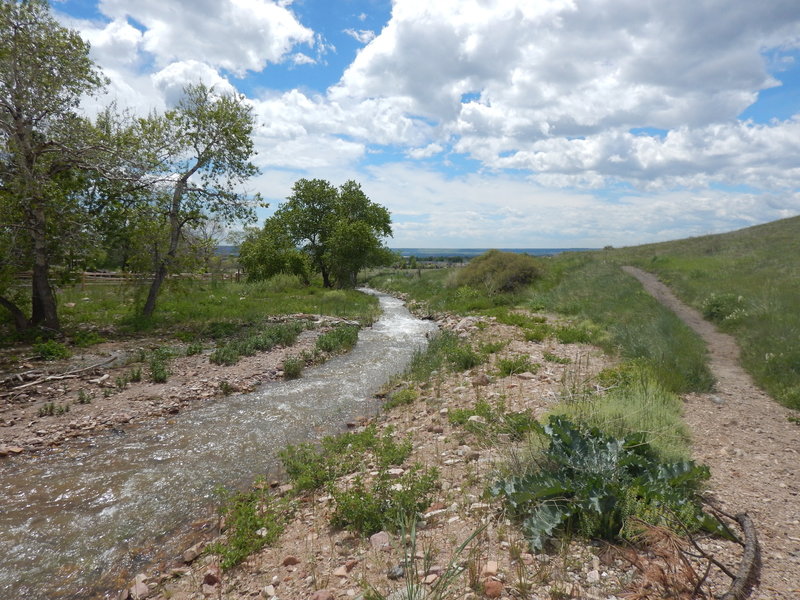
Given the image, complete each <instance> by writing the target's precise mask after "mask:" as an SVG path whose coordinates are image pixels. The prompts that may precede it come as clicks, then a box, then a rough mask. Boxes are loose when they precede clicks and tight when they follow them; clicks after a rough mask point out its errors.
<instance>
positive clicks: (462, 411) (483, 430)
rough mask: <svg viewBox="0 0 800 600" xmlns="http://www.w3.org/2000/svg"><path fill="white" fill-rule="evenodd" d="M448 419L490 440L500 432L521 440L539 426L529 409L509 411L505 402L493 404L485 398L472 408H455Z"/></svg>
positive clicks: (495, 437)
mask: <svg viewBox="0 0 800 600" xmlns="http://www.w3.org/2000/svg"><path fill="white" fill-rule="evenodd" d="M471 417H478V419H477V420H476V419H474V418H471ZM447 419H448V421H449V422H450V423H452V424H454V425H460V426H462V427H464V428H465V429H466V430H467V431H470V432H471V433H473V434H475V435H477V436H479V437H482V438H486V439H488V440H490V441H491V440H495V439H497V435H498V434H507V435H509V436H510V437H511V439H512V440H515V441H519V440H522V439H524V438H525V436H526V435H527V434H528V432H530V431H535V430H536V429H537V427H538V423H537V422H536V419H535V418H534V417H533V415H532V414H531V413H530V412H529V411H522V412H509V411H506V409H505V406H504V405H503V403H498V404H497V405H496V406H492V405H491V404H489V403H488V402H487V401H486V400H483V399H481V400H478V401H477V402H476V403H475V406H473V407H472V408H456V409H453V410H452V411H450V412H449V413H448V415H447Z"/></svg>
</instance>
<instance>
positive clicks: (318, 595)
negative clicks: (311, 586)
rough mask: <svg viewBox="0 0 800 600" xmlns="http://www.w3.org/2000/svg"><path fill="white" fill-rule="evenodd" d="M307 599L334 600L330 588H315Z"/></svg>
mask: <svg viewBox="0 0 800 600" xmlns="http://www.w3.org/2000/svg"><path fill="white" fill-rule="evenodd" d="M309 600H334V596H333V593H332V592H331V591H330V590H317V591H316V592H314V593H313V594H311V598H310V599H309Z"/></svg>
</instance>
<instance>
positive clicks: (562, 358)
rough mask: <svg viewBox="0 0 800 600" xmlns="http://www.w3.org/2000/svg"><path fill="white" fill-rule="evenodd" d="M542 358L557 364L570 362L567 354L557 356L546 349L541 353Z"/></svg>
mask: <svg viewBox="0 0 800 600" xmlns="http://www.w3.org/2000/svg"><path fill="white" fill-rule="evenodd" d="M542 358H544V359H545V360H546V361H547V362H551V363H556V364H559V365H568V364H570V363H571V362H572V359H571V358H570V357H568V356H558V355H557V354H553V353H552V352H548V351H547V350H545V351H544V352H543V353H542Z"/></svg>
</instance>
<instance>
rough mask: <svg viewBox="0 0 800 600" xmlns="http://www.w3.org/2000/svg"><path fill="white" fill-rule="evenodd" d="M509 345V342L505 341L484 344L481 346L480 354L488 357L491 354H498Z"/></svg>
mask: <svg viewBox="0 0 800 600" xmlns="http://www.w3.org/2000/svg"><path fill="white" fill-rule="evenodd" d="M507 344H508V342H505V341H503V340H497V341H494V342H484V343H483V344H481V345H480V352H481V354H484V355H486V356H488V355H489V354H496V353H497V352H500V350H502V349H503V348H505V347H506V345H507Z"/></svg>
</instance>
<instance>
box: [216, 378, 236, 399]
mask: <svg viewBox="0 0 800 600" xmlns="http://www.w3.org/2000/svg"><path fill="white" fill-rule="evenodd" d="M235 391H236V388H235V387H233V386H232V385H231V384H230V383H228V382H227V381H226V380H224V379H223V380H222V381H220V382H219V392H220V394H222V395H223V396H230V395H231V394H233V393H234V392H235Z"/></svg>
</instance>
